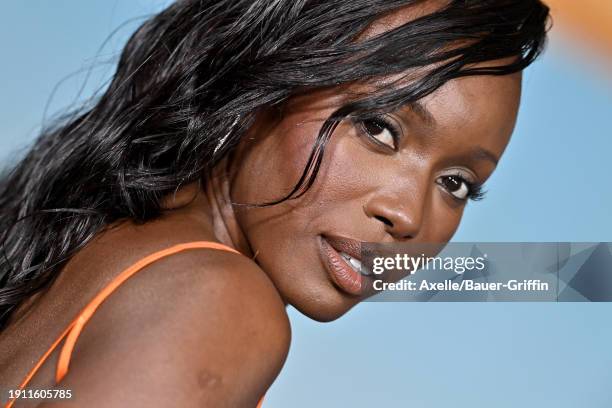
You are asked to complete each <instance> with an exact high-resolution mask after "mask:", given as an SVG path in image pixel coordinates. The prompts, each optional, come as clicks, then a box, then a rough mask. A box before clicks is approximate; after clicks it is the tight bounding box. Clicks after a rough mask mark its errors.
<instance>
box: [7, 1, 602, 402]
mask: <svg viewBox="0 0 612 408" xmlns="http://www.w3.org/2000/svg"><path fill="white" fill-rule="evenodd" d="M548 3H550V4H551V6H552V7H553V15H554V18H555V25H554V28H553V30H552V32H551V41H550V44H549V48H548V50H547V52H546V53H545V55H544V56H543V58H541V59H540V60H539V61H538V62H537V63H536V64H534V65H533V66H532V67H530V68H529V69H528V71H527V72H526V74H525V81H524V94H523V105H522V108H521V112H520V117H519V122H518V125H517V129H516V132H515V134H514V136H513V139H512V142H511V143H510V146H509V147H508V150H507V152H506V154H505V156H504V158H503V160H502V161H501V163H500V165H499V167H498V170H497V171H496V173H495V174H494V176H493V177H492V178H491V180H490V182H489V183H487V190H488V194H487V197H486V199H485V200H484V201H482V202H478V203H471V204H470V205H469V206H468V208H467V210H466V214H465V217H464V219H463V222H462V225H461V227H460V229H459V231H458V233H457V234H456V236H455V238H454V240H455V241H589V242H590V241H612V215H611V210H612V182H611V181H610V172H611V168H610V163H611V157H610V156H611V154H612V121H611V117H612V1H611V0H580V1H576V0H550V1H549V2H548ZM166 4H168V1H161V0H131V1H119V0H112V1H109V0H89V1H87V2H83V1H78V0H55V1H53V2H50V1H43V0H22V1H19V2H7V3H5V4H3V7H2V13H0V53H1V54H0V55H1V62H2V63H1V64H0V164H2V165H6V164H7V163H9V162H10V161H13V160H16V159H17V158H19V157H20V155H22V154H23V152H24V149H25V148H26V147H27V146H28V145H29V143H30V142H31V141H32V140H33V138H34V137H35V136H36V134H37V130H38V129H39V128H40V125H41V124H42V123H43V122H45V121H47V120H48V119H49V118H51V117H53V115H54V114H56V113H58V112H62V111H64V110H65V109H66V108H69V107H70V106H78V105H79V103H80V102H82V101H84V100H86V99H87V98H88V97H90V96H91V95H92V94H93V93H94V92H95V91H96V90H98V89H103V88H104V87H105V85H106V84H107V81H108V79H109V78H110V76H111V75H112V73H113V70H114V62H115V61H116V60H115V58H116V57H117V54H118V51H119V50H120V49H121V48H122V46H123V44H124V43H125V41H126V40H127V38H128V36H129V34H130V33H131V32H132V31H133V30H134V29H135V28H136V27H137V26H138V25H139V24H140V23H141V22H142V21H143V18H145V17H146V16H147V15H148V14H151V13H154V12H156V11H159V10H161V8H163V7H164V6H165V5H166ZM113 32H114V34H113V36H112V37H110V38H109V36H110V35H111V33H113ZM69 74H72V75H69ZM611 313H612V305H610V304H605V303H601V304H595V303H591V304H588V303H583V304H554V303H548V304H531V303H521V304H504V303H482V304H478V303H476V304H469V303H463V304H454V303H447V304H441V303H438V304H436V303H420V304H408V303H373V302H372V303H370V302H366V303H363V304H361V305H359V306H357V307H356V308H355V309H353V310H352V311H351V312H350V313H348V314H347V315H346V316H345V317H343V318H341V319H339V320H338V321H336V322H333V323H326V324H321V323H316V322H313V321H311V320H309V319H307V318H305V317H303V316H301V315H299V314H298V313H297V312H295V311H294V310H293V309H291V310H290V316H291V320H292V323H293V343H292V346H291V351H290V354H289V358H288V360H287V364H286V366H285V368H284V369H283V371H282V373H281V375H280V377H279V378H278V379H277V381H276V382H275V383H274V385H273V386H272V388H271V390H270V391H269V392H268V395H267V397H266V401H265V404H264V407H266V408H273V407H276V408H280V407H293V408H302V407H304V408H306V407H308V408H311V407H348V406H350V407H407V406H415V407H448V406H453V407H466V408H467V407H470V408H472V407H491V406H492V407H497V408H503V407H539V408H543V407H555V408H565V407H567V408H569V407H589V408H599V407H601V408H609V407H611V406H612V390H611V388H610V384H612V370H611V367H612V351H611V347H610V345H611V344H612V324H610V323H609V322H608V317H609V316H610V314H611Z"/></svg>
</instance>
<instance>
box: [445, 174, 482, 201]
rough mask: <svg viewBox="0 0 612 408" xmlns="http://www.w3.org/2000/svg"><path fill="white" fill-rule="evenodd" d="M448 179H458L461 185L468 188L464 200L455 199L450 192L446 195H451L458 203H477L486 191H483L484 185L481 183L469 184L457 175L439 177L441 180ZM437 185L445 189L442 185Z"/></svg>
mask: <svg viewBox="0 0 612 408" xmlns="http://www.w3.org/2000/svg"><path fill="white" fill-rule="evenodd" d="M448 177H454V178H457V179H459V180H460V181H461V182H462V183H465V185H466V186H467V188H468V195H467V197H466V198H465V199H461V198H457V197H455V195H454V194H453V193H452V192H451V191H449V192H448V193H449V194H450V195H451V197H452V198H453V199H455V200H457V201H459V202H465V201H468V200H472V201H479V200H482V199H484V198H485V195H486V191H485V190H484V185H483V184H482V183H472V182H469V181H467V180H466V179H465V178H464V177H462V176H461V175H459V174H447V175H445V176H441V178H448ZM438 184H439V185H440V186H441V187H442V188H444V189H446V187H445V186H444V185H443V184H442V183H438Z"/></svg>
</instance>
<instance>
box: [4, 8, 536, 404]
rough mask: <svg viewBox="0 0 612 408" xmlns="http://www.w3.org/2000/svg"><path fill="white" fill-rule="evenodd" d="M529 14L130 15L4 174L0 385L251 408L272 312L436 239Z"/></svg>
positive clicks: (259, 387)
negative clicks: (107, 67)
mask: <svg viewBox="0 0 612 408" xmlns="http://www.w3.org/2000/svg"><path fill="white" fill-rule="evenodd" d="M547 16H548V9H547V8H546V7H545V6H544V5H543V4H542V3H540V2H539V1H538V0H495V1H493V0H480V1H477V0H474V1H464V0H457V1H450V2H446V1H437V0H436V1H434V0H425V1H417V0H402V1H389V0H378V1H373V0H369V1H367V2H365V1H361V0H355V1H346V0H338V1H335V0H334V1H325V2H318V1H309V0H304V1H295V2H278V1H267V0H266V1H257V2H253V1H241V0H226V1H214V2H213V1H195V0H194V1H178V2H176V3H175V4H173V5H171V6H170V7H168V8H167V9H166V10H164V11H163V12H162V13H160V14H159V15H157V16H155V17H153V18H152V19H150V20H149V21H147V22H146V23H145V24H144V25H143V26H142V27H140V29H139V30H138V31H137V32H136V33H135V34H134V35H133V36H132V38H131V39H130V41H129V42H128V44H127V45H126V47H125V49H124V51H123V53H122V56H121V59H120V61H119V66H118V69H117V72H116V74H115V76H114V78H113V81H112V83H111V84H110V86H109V88H108V90H107V91H106V92H105V93H104V94H103V95H102V96H101V98H100V99H99V100H98V101H97V102H96V103H95V104H94V105H93V106H92V107H89V108H87V109H84V110H83V111H81V112H78V113H75V114H74V115H72V116H69V117H68V118H66V120H64V121H63V122H62V123H61V124H59V125H58V126H56V127H54V128H52V129H49V130H47V131H46V132H44V133H43V135H42V136H41V137H40V138H39V140H38V141H37V142H36V144H35V145H34V146H33V148H32V149H31V151H30V152H29V153H28V154H27V156H26V157H25V158H24V159H23V160H22V161H21V162H20V163H18V164H17V165H16V167H15V168H14V169H12V170H11V171H10V172H9V173H7V174H6V175H5V176H4V177H3V178H2V182H1V187H0V192H1V194H0V206H1V208H2V215H1V218H0V225H1V227H2V228H1V230H2V242H3V255H4V256H3V257H2V260H1V261H0V265H1V268H2V269H1V272H0V274H1V275H0V276H2V278H1V288H0V307H1V308H2V309H1V311H2V320H1V322H2V326H3V328H2V331H1V332H0V367H1V368H0V384H2V385H3V387H4V388H5V389H7V390H8V392H9V394H10V392H11V391H12V392H13V394H10V395H9V394H7V395H3V401H7V400H8V399H9V398H13V397H15V391H16V390H18V389H19V388H20V387H21V388H24V387H26V386H27V388H28V389H32V390H45V389H51V388H57V389H60V390H64V391H70V396H71V400H70V401H66V402H65V404H66V405H68V404H70V403H75V402H76V403H77V405H78V406H89V407H97V406H169V405H172V406H185V407H187V406H214V407H253V406H255V405H256V404H257V402H258V401H259V400H260V398H261V397H262V395H263V394H264V393H265V391H266V389H267V388H268V387H269V386H270V384H271V383H272V381H273V380H274V378H275V377H276V376H277V375H278V373H279V371H280V369H281V367H282V365H283V363H284V360H285V358H286V355H287V352H288V348H289V342H290V327H289V323H288V319H287V315H286V311H285V307H286V306H287V305H292V306H294V307H295V308H297V309H298V310H300V311H301V312H302V313H304V314H306V315H307V316H309V317H311V318H313V319H316V320H320V321H329V320H332V319H336V318H338V317H340V316H341V315H342V314H344V313H346V312H347V311H348V310H349V309H350V308H351V307H352V306H354V305H355V304H356V303H357V302H359V301H360V300H363V299H364V298H366V297H367V296H368V295H370V294H371V293H372V292H371V290H370V288H369V286H368V282H369V280H368V279H369V278H368V277H367V276H363V275H361V274H360V273H359V267H358V266H359V243H360V242H362V241H375V242H446V241H448V240H449V239H450V238H451V236H452V235H453V233H454V231H455V230H456V228H457V226H458V224H459V220H460V218H461V214H462V211H463V208H464V206H465V205H466V202H467V201H468V200H469V199H478V198H481V196H482V185H483V183H484V181H485V180H486V179H487V178H488V177H489V176H490V174H491V173H492V172H493V170H494V168H495V166H496V164H497V162H498V160H499V159H500V157H501V155H502V153H503V151H504V149H505V147H506V145H507V143H508V141H509V138H510V134H511V133H512V129H513V127H514V123H515V120H516V115H517V110H518V105H519V99H520V84H521V74H520V73H521V71H522V70H523V69H524V68H525V67H526V66H528V65H529V64H530V63H531V62H532V61H533V60H534V59H535V58H536V57H537V55H538V54H539V53H540V51H541V49H542V47H543V44H544V38H545V31H546V21H547ZM196 249H197V250H196ZM128 278H129V279H128ZM77 340H78V341H77ZM50 346H54V347H50ZM37 362H38V363H39V364H36V363H37ZM56 380H59V383H58V384H56ZM64 397H65V395H64ZM66 398H67V397H66ZM12 402H14V406H19V405H20V404H23V403H24V402H27V400H25V399H24V400H20V399H17V400H16V402H15V401H14V400H13V401H12ZM12 402H11V403H12ZM38 402H41V401H40V400H39V401H38ZM42 402H44V400H43V401H42ZM47 402H50V400H49V401H47ZM53 403H55V405H54V406H58V405H57V404H59V406H62V405H61V404H62V400H61V397H59V399H58V398H56V399H54V400H53ZM41 406H45V405H44V404H42V405H41Z"/></svg>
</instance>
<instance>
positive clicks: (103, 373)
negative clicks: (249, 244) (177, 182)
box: [64, 249, 291, 406]
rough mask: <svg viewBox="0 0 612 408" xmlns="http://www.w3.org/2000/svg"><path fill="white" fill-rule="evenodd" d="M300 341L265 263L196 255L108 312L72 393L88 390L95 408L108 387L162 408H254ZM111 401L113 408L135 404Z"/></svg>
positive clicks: (77, 356) (152, 273) (161, 271)
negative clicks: (293, 341)
mask: <svg viewBox="0 0 612 408" xmlns="http://www.w3.org/2000/svg"><path fill="white" fill-rule="evenodd" d="M290 337H291V333H290V326H289V321H288V317H287V314H286V310H285V305H284V303H283V301H282V299H281V298H280V296H279V294H278V292H277V290H276V288H275V287H274V285H273V284H272V282H271V281H270V279H269V278H268V277H267V275H266V274H265V273H264V272H263V271H262V270H261V268H259V266H258V265H257V264H256V263H255V262H253V261H252V260H250V259H249V258H247V257H245V256H242V255H238V254H235V253H231V252H228V251H221V250H214V249H191V250H187V251H183V252H179V253H176V254H174V255H171V256H168V257H165V258H163V259H160V260H158V261H156V262H155V263H153V264H151V265H149V266H147V267H146V268H144V269H143V270H142V271H140V272H138V273H137V274H136V275H134V276H133V277H132V278H130V279H129V280H128V281H126V282H125V283H124V284H123V285H122V286H121V287H120V288H119V289H118V290H117V291H116V292H115V293H113V294H112V295H111V296H110V297H109V298H108V300H107V301H105V302H104V303H103V304H102V306H100V308H99V310H98V311H97V312H96V314H95V315H94V316H93V317H92V319H91V320H90V322H89V323H88V325H87V326H86V328H85V329H84V330H83V333H82V335H81V337H80V338H79V340H78V342H77V346H76V347H75V350H74V353H73V358H72V362H71V365H70V370H69V372H68V375H67V376H66V378H65V385H64V386H65V387H69V386H73V387H74V388H75V393H76V390H78V389H80V390H81V391H80V392H79V394H80V395H81V396H82V397H83V398H85V399H87V398H89V401H87V404H88V405H90V403H92V402H94V401H96V398H98V397H100V395H99V394H100V392H101V387H102V386H101V385H100V384H105V387H107V388H108V387H110V388H113V389H115V390H117V393H118V394H117V395H124V396H125V395H126V394H125V393H128V392H129V393H131V394H133V395H134V398H145V399H146V398H152V399H154V400H155V401H156V404H159V406H162V405H163V403H162V402H163V401H164V400H166V398H167V401H168V403H170V401H172V404H173V405H174V404H176V403H177V401H180V402H181V403H180V404H179V405H182V406H190V405H192V404H193V405H194V406H225V404H227V406H243V405H245V406H249V405H253V406H254V405H255V403H256V400H257V399H258V398H259V397H260V396H261V395H263V393H264V392H265V390H266V389H267V388H268V387H269V385H270V384H271V383H272V381H273V380H274V378H275V377H276V376H277V375H278V373H279V372H280V369H281V367H282V365H283V364H284V361H285V359H286V356H287V353H288V350H289V343H290ZM109 373H112V375H111V376H109ZM128 389H129V391H128ZM162 390H163V391H162ZM160 393H161V394H163V395H159V394H160ZM103 394H104V398H103V399H104V401H105V404H108V403H110V402H117V403H122V404H125V403H127V402H128V401H126V400H123V399H121V400H117V401H111V400H109V398H111V399H112V398H113V396H111V395H108V394H107V393H103ZM146 396H149V397H146ZM160 398H161V399H160ZM220 401H224V402H223V403H221V404H220V403H219V402H220ZM82 403H86V401H85V400H82ZM111 405H112V404H111ZM149 405H150V404H149ZM166 405H167V404H166ZM92 406H95V405H92ZM152 406H157V405H152Z"/></svg>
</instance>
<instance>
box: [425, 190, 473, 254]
mask: <svg viewBox="0 0 612 408" xmlns="http://www.w3.org/2000/svg"><path fill="white" fill-rule="evenodd" d="M431 194H432V199H431V203H432V204H431V205H430V209H431V210H430V216H429V217H427V218H428V219H427V220H426V222H425V234H424V236H423V241H425V242H448V241H450V239H451V238H452V237H453V235H454V234H455V232H456V231H457V228H459V224H460V223H461V218H462V216H463V210H464V208H465V205H459V204H458V203H456V202H454V201H453V199H452V198H450V197H446V193H445V192H443V191H440V188H439V187H438V186H437V185H434V186H433V187H432V193H431Z"/></svg>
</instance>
